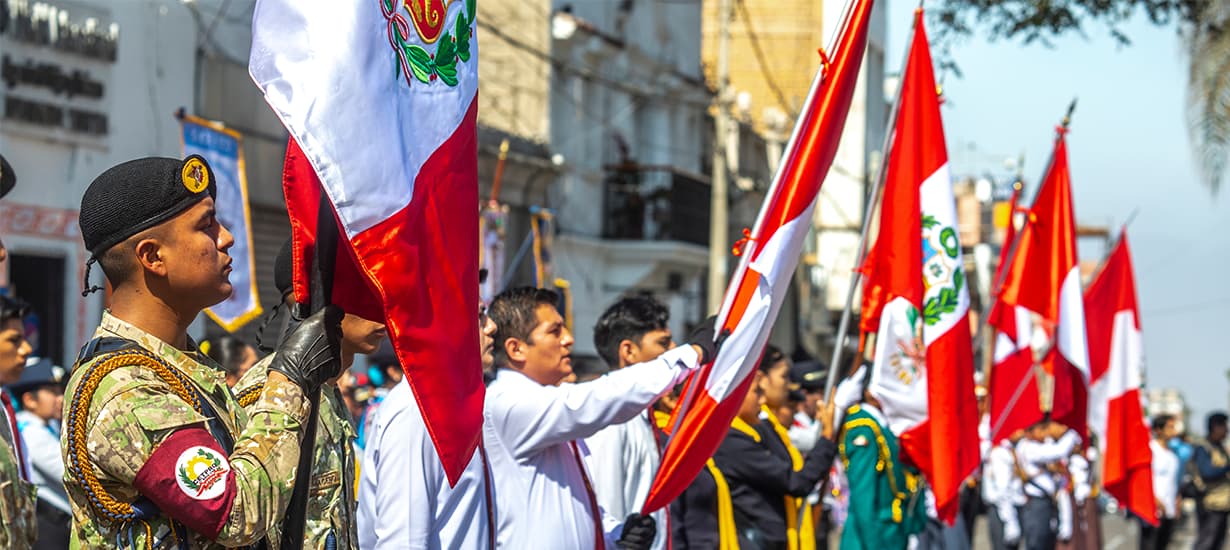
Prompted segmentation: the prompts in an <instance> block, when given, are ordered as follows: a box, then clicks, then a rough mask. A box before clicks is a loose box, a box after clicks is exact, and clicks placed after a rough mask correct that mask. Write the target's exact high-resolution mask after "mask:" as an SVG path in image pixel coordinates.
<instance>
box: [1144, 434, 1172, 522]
mask: <svg viewBox="0 0 1230 550" xmlns="http://www.w3.org/2000/svg"><path fill="white" fill-rule="evenodd" d="M1149 449H1150V450H1152V451H1153V497H1154V498H1156V499H1157V500H1158V501H1159V502H1161V503H1162V511H1163V512H1165V516H1166V517H1167V518H1174V517H1178V515H1179V511H1178V509H1176V507H1175V504H1176V502H1177V501H1178V498H1179V457H1178V456H1176V455H1175V454H1174V452H1173V451H1171V450H1170V449H1169V448H1167V447H1166V446H1165V445H1162V444H1160V443H1158V442H1157V440H1156V439H1150V440H1149Z"/></svg>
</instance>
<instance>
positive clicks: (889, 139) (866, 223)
mask: <svg viewBox="0 0 1230 550" xmlns="http://www.w3.org/2000/svg"><path fill="white" fill-rule="evenodd" d="M917 9H918V10H921V9H922V6H921V5H920V6H919V7H918V8H917ZM914 32H915V28H914V25H913V24H911V25H910V36H908V37H906V41H905V55H904V56H903V57H902V59H903V60H904V61H903V62H902V70H901V78H900V80H898V82H897V100H896V101H894V102H893V109H892V111H890V112H889V115H888V125H887V126H886V130H885V133H884V147H883V148H882V149H881V151H882V153H881V154H880V165H879V166H878V167H877V168H876V177H875V184H874V185H873V186H872V188H871V189H868V190H867V193H868V197H867V202H866V206H865V207H864V210H863V224H862V227H861V228H859V236H858V253H857V254H856V255H855V261H854V268H853V269H852V270H851V276H850V288H849V289H848V290H846V307H845V309H843V310H842V311H841V321H840V322H838V324H837V340H836V342H834V344H833V360H832V361H830V362H829V372H828V379H827V380H826V381H825V383H824V394H823V395H824V396H825V399H828V395H829V393H830V392H832V390H833V386H834V385H835V384H836V383H837V370H838V365H840V364H841V356H842V354H843V353H842V352H843V351H844V350H845V347H846V332H847V331H849V330H850V317H851V316H852V310H853V307H854V293H855V290H857V289H858V284H859V282H860V281H861V280H862V276H863V271H862V268H863V262H864V261H865V260H866V259H867V229H868V228H869V227H870V226H871V218H872V214H874V212H875V210H876V209H877V208H878V207H879V204H880V190H881V189H883V188H884V180H885V178H886V174H885V172H887V168H888V159H889V154H890V153H891V152H892V146H893V144H894V142H895V141H896V135H895V134H896V132H897V114H898V112H899V111H900V110H901V92H902V90H901V87H902V85H903V84H904V83H905V67H906V66H907V65H908V64H909V62H910V44H911V43H913V42H914ZM850 372H853V370H851V371H850Z"/></svg>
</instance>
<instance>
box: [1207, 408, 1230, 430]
mask: <svg viewBox="0 0 1230 550" xmlns="http://www.w3.org/2000/svg"><path fill="white" fill-rule="evenodd" d="M1226 420H1227V417H1226V413H1224V412H1221V411H1217V412H1215V413H1212V414H1210V415H1209V416H1208V417H1207V418H1205V420H1204V424H1205V428H1207V429H1208V431H1210V432H1212V431H1213V428H1225V427H1226Z"/></svg>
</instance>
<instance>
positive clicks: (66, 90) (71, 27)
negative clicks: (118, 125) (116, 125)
mask: <svg viewBox="0 0 1230 550" xmlns="http://www.w3.org/2000/svg"><path fill="white" fill-rule="evenodd" d="M119 34H120V30H119V25H118V24H116V23H114V22H112V21H111V20H110V15H109V13H108V12H106V11H105V10H104V9H100V8H90V7H85V6H76V5H74V6H73V7H72V8H71V9H70V8H69V7H66V6H65V5H60V4H56V3H51V2H38V1H31V0H0V52H3V53H2V54H0V84H2V85H0V118H2V119H3V120H4V122H5V126H6V127H8V128H7V129H10V130H12V131H15V132H20V133H30V134H35V135H36V136H37V137H42V138H47V139H52V140H55V141H68V142H73V143H81V144H87V145H88V144H97V145H101V144H102V142H103V140H102V138H104V137H106V136H107V134H108V133H109V132H110V121H109V120H108V115H107V112H108V111H109V109H108V107H109V102H110V97H109V95H108V94H109V92H110V90H109V84H110V82H109V81H110V77H111V68H112V65H113V64H114V63H115V60H116V56H117V55H118V45H119Z"/></svg>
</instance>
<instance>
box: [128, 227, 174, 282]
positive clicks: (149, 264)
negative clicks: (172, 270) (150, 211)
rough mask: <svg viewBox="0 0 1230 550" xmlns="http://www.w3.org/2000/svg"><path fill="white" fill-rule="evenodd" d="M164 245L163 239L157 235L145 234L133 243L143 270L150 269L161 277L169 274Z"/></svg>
mask: <svg viewBox="0 0 1230 550" xmlns="http://www.w3.org/2000/svg"><path fill="white" fill-rule="evenodd" d="M162 245H163V243H162V241H161V240H160V239H159V238H158V237H157V236H155V235H147V236H143V237H142V238H140V239H139V240H137V242H136V244H135V245H133V252H134V253H135V256H136V261H137V263H138V264H139V265H140V267H141V270H142V271H148V272H150V273H151V274H154V275H157V276H159V277H166V276H167V266H166V261H165V258H163V248H162Z"/></svg>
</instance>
